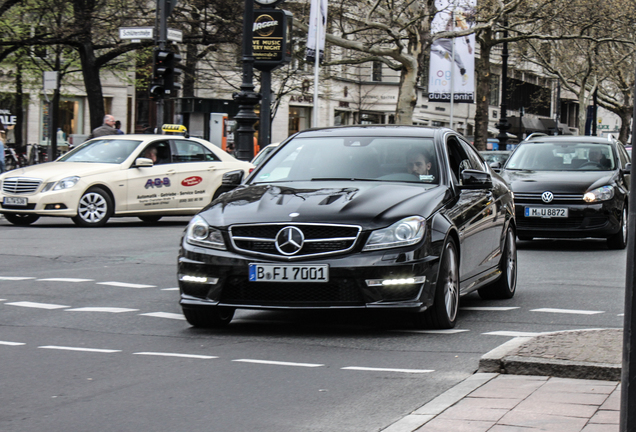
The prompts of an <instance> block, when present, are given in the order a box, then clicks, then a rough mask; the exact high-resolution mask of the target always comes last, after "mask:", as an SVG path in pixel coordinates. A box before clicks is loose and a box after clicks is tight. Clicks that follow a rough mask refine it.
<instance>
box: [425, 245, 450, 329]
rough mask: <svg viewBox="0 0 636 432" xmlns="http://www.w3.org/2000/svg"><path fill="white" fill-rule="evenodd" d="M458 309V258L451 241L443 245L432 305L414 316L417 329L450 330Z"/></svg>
mask: <svg viewBox="0 0 636 432" xmlns="http://www.w3.org/2000/svg"><path fill="white" fill-rule="evenodd" d="M458 309H459V258H458V256H457V247H456V246H455V241H453V239H448V242H447V243H446V244H445V245H444V249H443V254H442V259H441V260H440V264H439V276H438V277H437V285H436V288H435V299H434V302H433V305H432V306H431V307H429V308H428V309H426V310H425V311H424V312H421V313H418V314H417V315H416V316H415V325H416V327H418V328H435V329H452V328H453V327H455V324H456V323H457V311H458Z"/></svg>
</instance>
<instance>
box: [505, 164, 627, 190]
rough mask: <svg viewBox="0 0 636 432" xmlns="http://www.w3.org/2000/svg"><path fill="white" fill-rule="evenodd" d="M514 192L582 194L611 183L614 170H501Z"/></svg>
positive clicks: (614, 174) (614, 173)
mask: <svg viewBox="0 0 636 432" xmlns="http://www.w3.org/2000/svg"><path fill="white" fill-rule="evenodd" d="M500 175H501V177H503V178H504V180H506V181H507V182H508V184H509V185H510V188H511V189H512V191H513V192H515V193H531V192H536V193H543V192H545V191H550V192H552V193H559V194H584V193H585V192H587V191H589V190H591V189H595V188H597V187H601V186H605V185H608V184H612V183H613V182H614V180H615V176H616V175H617V174H616V172H615V171H529V170H519V171H517V170H503V171H502V172H501V173H500Z"/></svg>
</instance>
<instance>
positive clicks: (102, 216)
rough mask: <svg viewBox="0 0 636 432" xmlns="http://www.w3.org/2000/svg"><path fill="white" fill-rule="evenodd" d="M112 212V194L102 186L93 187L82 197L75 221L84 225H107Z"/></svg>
mask: <svg viewBox="0 0 636 432" xmlns="http://www.w3.org/2000/svg"><path fill="white" fill-rule="evenodd" d="M112 214H113V200H112V199H111V198H110V195H108V193H106V192H105V191H104V190H103V189H101V188H98V187H92V188H90V189H88V190H87V191H86V192H84V194H83V195H82V197H81V198H80V200H79V203H78V205H77V216H75V217H74V218H73V222H75V224H76V225H79V226H83V227H101V226H104V225H106V222H108V219H110V217H111V216H112Z"/></svg>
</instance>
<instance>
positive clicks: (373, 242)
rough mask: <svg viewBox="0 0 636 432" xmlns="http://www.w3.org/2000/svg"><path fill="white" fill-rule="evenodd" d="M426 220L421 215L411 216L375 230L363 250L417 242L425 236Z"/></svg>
mask: <svg viewBox="0 0 636 432" xmlns="http://www.w3.org/2000/svg"><path fill="white" fill-rule="evenodd" d="M425 222H426V219H424V218H423V217H421V216H411V217H407V218H405V219H402V220H401V221H398V222H396V223H394V224H393V225H391V226H390V227H387V228H382V229H379V230H376V231H373V232H372V233H371V235H370V236H369V239H368V240H367V244H366V245H364V248H362V250H363V251H370V250H377V249H389V248H395V247H401V246H409V245H412V244H415V243H417V242H419V241H420V240H422V238H423V237H424V231H425Z"/></svg>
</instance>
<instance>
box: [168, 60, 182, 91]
mask: <svg viewBox="0 0 636 432" xmlns="http://www.w3.org/2000/svg"><path fill="white" fill-rule="evenodd" d="M166 61H167V64H168V67H167V71H166V79H165V80H164V87H165V94H166V95H168V96H171V97H176V96H177V94H176V93H177V91H179V90H181V84H180V83H178V82H177V80H178V79H179V76H181V74H182V73H183V72H182V71H181V65H180V64H179V62H180V61H181V56H180V55H179V54H177V53H173V52H170V53H169V55H168V57H167V59H166Z"/></svg>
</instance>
